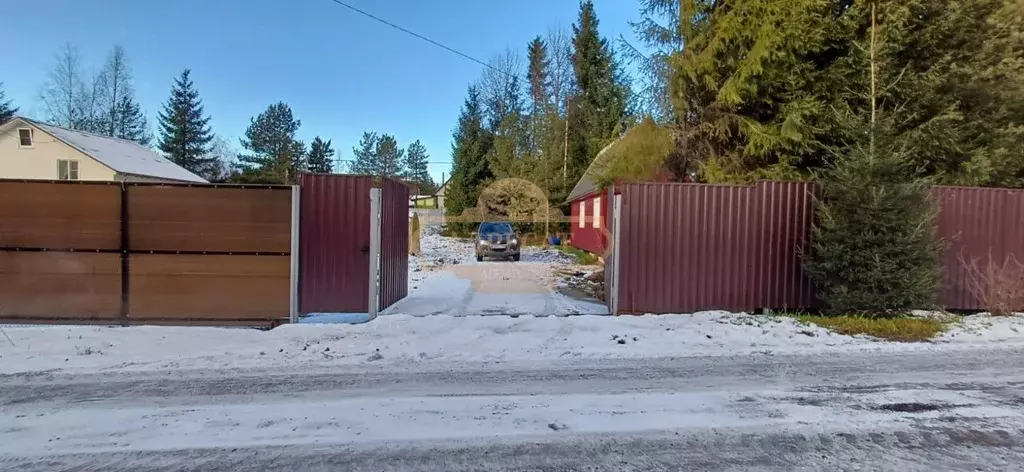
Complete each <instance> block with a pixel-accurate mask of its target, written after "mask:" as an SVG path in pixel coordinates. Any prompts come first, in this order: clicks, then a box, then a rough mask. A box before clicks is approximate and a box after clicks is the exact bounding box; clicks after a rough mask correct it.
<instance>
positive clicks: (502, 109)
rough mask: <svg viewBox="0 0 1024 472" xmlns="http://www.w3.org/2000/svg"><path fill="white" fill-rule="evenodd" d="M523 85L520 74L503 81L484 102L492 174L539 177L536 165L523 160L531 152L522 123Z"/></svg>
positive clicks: (529, 178) (525, 126)
mask: <svg viewBox="0 0 1024 472" xmlns="http://www.w3.org/2000/svg"><path fill="white" fill-rule="evenodd" d="M523 109H524V104H523V96H522V85H521V82H520V80H519V76H517V75H512V76H511V77H509V78H508V80H505V81H503V83H502V90H500V91H498V93H494V94H492V96H491V97H490V99H489V100H488V101H487V108H486V113H487V129H488V131H489V132H490V134H491V136H492V139H491V146H490V153H489V154H488V156H487V159H488V161H489V163H490V164H489V165H490V168H491V171H492V172H493V173H494V175H495V177H498V178H508V177H518V178H525V179H528V180H533V179H534V178H535V177H538V176H537V175H535V174H534V171H536V170H538V169H537V168H536V166H533V165H530V163H532V162H531V160H527V159H525V158H526V157H527V156H528V155H529V154H530V146H529V126H528V124H527V123H526V122H525V118H526V117H525V115H524V113H523Z"/></svg>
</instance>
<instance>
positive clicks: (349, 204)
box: [299, 174, 408, 314]
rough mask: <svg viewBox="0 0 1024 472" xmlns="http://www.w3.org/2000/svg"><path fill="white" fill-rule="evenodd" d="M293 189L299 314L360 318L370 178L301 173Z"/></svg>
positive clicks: (366, 284)
mask: <svg viewBox="0 0 1024 472" xmlns="http://www.w3.org/2000/svg"><path fill="white" fill-rule="evenodd" d="M299 185H300V187H301V189H302V198H301V200H300V205H301V207H302V210H301V224H300V230H299V240H300V245H301V249H300V250H299V260H300V262H299V273H300V277H299V293H300V296H299V311H300V312H302V313H304V314H306V313H365V312H366V311H367V310H368V309H369V298H368V297H369V295H368V294H369V290H370V280H369V267H370V189H371V188H373V177H368V176H354V175H332V174H302V175H301V177H300V178H299ZM407 200H408V198H407ZM406 205H407V206H408V203H406Z"/></svg>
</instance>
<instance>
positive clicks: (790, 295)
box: [616, 182, 813, 313]
mask: <svg viewBox="0 0 1024 472" xmlns="http://www.w3.org/2000/svg"><path fill="white" fill-rule="evenodd" d="M810 190H811V186H810V185H809V184H806V183H797V182H784V183H767V182H765V183H759V184H758V185H756V186H753V187H746V186H728V185H698V184H660V183H650V184H646V183H645V184H626V185H624V186H623V187H622V223H621V224H622V230H621V240H620V243H619V246H618V247H617V248H616V250H618V251H621V252H620V254H619V258H618V260H619V264H620V269H619V270H620V272H619V300H620V304H619V307H620V311H621V312H623V313H647V312H650V313H669V312H691V311H699V310H710V309H720V310H737V311H739V310H753V309H755V308H759V307H780V308H781V307H802V306H809V305H810V304H811V303H812V300H813V292H812V289H811V286H810V283H809V282H808V280H807V277H806V276H805V275H804V273H803V270H802V268H801V266H800V263H799V259H798V257H797V253H798V251H799V248H800V247H801V246H802V245H803V244H804V243H805V242H806V239H807V234H808V230H809V228H810V223H811V215H812V210H813V208H812V194H811V193H810Z"/></svg>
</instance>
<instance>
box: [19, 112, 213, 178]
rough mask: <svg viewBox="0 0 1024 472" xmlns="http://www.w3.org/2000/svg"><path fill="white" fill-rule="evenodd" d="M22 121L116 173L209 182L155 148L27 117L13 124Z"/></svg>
mask: <svg viewBox="0 0 1024 472" xmlns="http://www.w3.org/2000/svg"><path fill="white" fill-rule="evenodd" d="M19 119H20V120H22V121H24V122H26V123H29V124H31V125H33V126H35V127H37V128H39V129H41V130H43V131H44V132H46V133H47V134H50V135H51V136H53V137H54V138H56V139H57V140H59V141H61V142H63V143H64V144H67V145H68V146H71V147H73V148H75V149H77V150H79V151H81V152H82V153H84V154H86V155H87V156H89V157H91V158H93V159H96V160H97V161H99V162H100V163H102V164H103V165H105V166H107V167H109V168H110V169H112V170H113V171H115V172H118V173H121V174H130V175H137V176H144V177H155V178H159V179H167V180H177V181H182V182H196V183H206V180H204V179H203V178H202V177H199V176H198V175H195V174H193V173H192V172H189V171H188V170H186V169H185V168H183V167H181V166H179V165H177V164H175V163H173V162H171V161H170V160H168V159H167V158H165V157H164V156H161V155H160V154H159V153H158V152H156V151H154V150H153V149H150V148H147V147H145V146H142V145H140V144H138V143H136V142H134V141H129V140H126V139H118V138H111V137H107V136H100V135H98V134H92V133H86V132H84V131H78V130H72V129H67V128H62V127H60V126H54V125H49V124H46V123H42V122H39V121H35V120H31V119H28V118H24V117H18V118H16V119H14V120H11V121H12V122H14V121H17V120H19Z"/></svg>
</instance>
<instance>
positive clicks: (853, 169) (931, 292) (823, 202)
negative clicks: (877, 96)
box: [806, 132, 941, 317]
mask: <svg viewBox="0 0 1024 472" xmlns="http://www.w3.org/2000/svg"><path fill="white" fill-rule="evenodd" d="M874 134H875V136H876V138H875V142H874V143H870V142H867V143H861V145H859V146H855V147H854V148H853V149H852V150H851V151H850V152H849V153H847V154H846V155H844V156H840V157H839V158H838V160H837V162H836V163H835V165H834V166H833V167H832V168H831V169H829V170H828V171H827V173H826V175H825V179H824V181H823V182H822V184H823V185H822V190H823V192H822V195H821V197H820V199H819V201H818V205H817V218H818V219H817V223H816V224H815V226H814V229H813V233H812V237H811V243H812V244H811V253H810V258H809V260H808V261H807V263H806V267H807V271H808V273H809V274H810V276H811V278H812V279H813V280H814V282H815V283H816V285H817V287H818V289H819V290H820V291H821V292H820V295H821V297H822V299H823V301H824V302H825V306H826V307H827V309H828V311H829V312H831V313H858V314H869V315H870V316H875V317H877V316H894V315H898V314H901V313H905V312H907V311H908V310H911V309H924V308H932V307H933V306H934V304H935V297H936V295H937V292H938V283H939V254H940V250H941V244H940V242H939V241H938V239H937V236H936V234H935V231H936V227H935V215H936V208H935V205H934V202H932V201H931V200H930V198H929V193H928V190H929V186H930V185H929V182H928V181H926V180H923V179H920V178H915V177H913V175H914V173H913V172H912V169H909V168H908V167H907V164H906V160H905V159H904V156H905V152H904V150H903V149H901V148H900V146H899V145H898V144H897V143H896V142H895V141H894V140H892V139H889V138H888V136H886V135H885V134H884V133H881V132H876V133H874ZM862 135H866V134H862Z"/></svg>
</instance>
